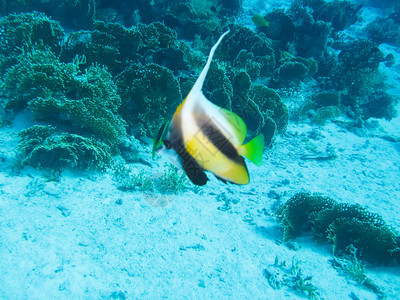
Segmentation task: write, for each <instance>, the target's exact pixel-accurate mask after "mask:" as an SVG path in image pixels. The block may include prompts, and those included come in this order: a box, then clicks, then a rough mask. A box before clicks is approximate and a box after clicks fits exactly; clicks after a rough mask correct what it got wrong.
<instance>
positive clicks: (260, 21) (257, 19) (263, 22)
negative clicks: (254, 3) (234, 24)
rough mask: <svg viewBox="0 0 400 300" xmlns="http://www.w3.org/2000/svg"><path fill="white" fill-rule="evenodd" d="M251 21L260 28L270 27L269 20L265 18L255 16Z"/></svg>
mask: <svg viewBox="0 0 400 300" xmlns="http://www.w3.org/2000/svg"><path fill="white" fill-rule="evenodd" d="M251 20H252V21H253V23H254V24H256V25H257V26H260V27H263V26H269V22H268V21H267V20H265V18H264V17H263V16H261V15H254V16H252V17H251Z"/></svg>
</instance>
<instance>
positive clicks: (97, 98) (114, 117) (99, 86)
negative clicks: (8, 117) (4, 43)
mask: <svg viewBox="0 0 400 300" xmlns="http://www.w3.org/2000/svg"><path fill="white" fill-rule="evenodd" d="M78 65H79V62H78V61H75V63H69V64H64V63H61V62H59V61H58V59H57V58H56V57H55V55H54V54H53V53H52V52H50V51H40V50H33V51H31V52H29V53H25V54H23V55H21V57H20V59H19V63H18V64H16V65H14V66H13V67H11V68H9V69H8V70H7V72H6V74H5V76H4V77H5V79H4V84H3V87H4V88H5V90H6V91H7V95H8V99H9V100H8V104H7V106H8V107H9V108H12V109H14V110H16V111H19V110H21V109H22V108H25V107H28V108H29V109H30V110H31V111H32V112H33V115H34V117H35V119H37V120H51V121H53V122H54V124H59V125H61V124H63V126H65V125H70V126H72V127H73V128H75V129H74V131H75V133H82V130H84V129H86V131H87V133H93V134H96V135H97V136H98V137H99V138H101V139H103V140H104V141H106V142H108V143H110V144H114V145H115V144H118V143H119V141H120V139H121V138H122V137H123V136H124V135H125V127H124V126H125V123H124V121H123V120H122V119H121V117H120V116H119V115H118V114H117V110H118V107H119V106H120V104H121V99H120V97H119V95H118V94H117V87H116V85H115V84H114V83H113V81H112V78H111V75H110V74H109V72H108V71H107V70H106V69H104V68H102V67H98V66H91V67H89V68H88V69H86V70H85V72H84V73H81V72H80V71H79V69H78Z"/></svg>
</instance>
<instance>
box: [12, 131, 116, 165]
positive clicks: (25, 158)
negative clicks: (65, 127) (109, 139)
mask: <svg viewBox="0 0 400 300" xmlns="http://www.w3.org/2000/svg"><path fill="white" fill-rule="evenodd" d="M19 136H20V137H21V138H22V140H21V142H20V144H19V145H18V150H19V151H20V160H21V163H22V164H28V165H31V166H34V167H39V168H51V169H60V168H65V167H72V168H78V169H93V168H95V169H98V168H100V169H102V168H105V167H107V166H109V165H110V163H111V161H112V158H111V156H110V154H109V153H110V149H109V146H108V145H106V144H104V143H102V142H99V141H96V140H95V139H93V138H85V137H82V136H79V135H76V134H69V133H61V134H60V133H57V130H56V128H55V127H52V126H43V125H34V126H33V127H30V128H28V129H25V130H23V131H21V132H20V133H19Z"/></svg>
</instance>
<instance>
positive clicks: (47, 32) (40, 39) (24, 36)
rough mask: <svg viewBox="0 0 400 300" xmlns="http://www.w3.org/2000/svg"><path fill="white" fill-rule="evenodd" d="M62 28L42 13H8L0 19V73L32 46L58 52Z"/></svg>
mask: <svg viewBox="0 0 400 300" xmlns="http://www.w3.org/2000/svg"><path fill="white" fill-rule="evenodd" d="M63 38H64V29H63V28H62V27H61V26H60V24H59V23H58V22H57V21H53V20H51V19H50V18H48V17H47V16H46V15H45V14H43V13H38V12H33V13H21V14H10V15H8V16H6V17H4V18H1V19H0V75H1V76H3V75H4V72H5V70H6V69H7V68H8V67H10V66H12V65H13V64H15V63H17V62H18V56H19V55H20V54H22V53H23V51H24V50H25V51H26V50H30V49H32V48H33V47H39V46H40V47H41V48H47V49H50V50H51V51H53V52H54V53H57V54H58V53H60V51H61V44H62V40H63Z"/></svg>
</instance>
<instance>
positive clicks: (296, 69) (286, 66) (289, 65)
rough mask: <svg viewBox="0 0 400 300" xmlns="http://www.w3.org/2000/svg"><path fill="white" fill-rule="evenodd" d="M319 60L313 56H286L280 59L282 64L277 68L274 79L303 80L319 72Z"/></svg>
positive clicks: (276, 80) (277, 80)
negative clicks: (306, 57)
mask: <svg viewBox="0 0 400 300" xmlns="http://www.w3.org/2000/svg"><path fill="white" fill-rule="evenodd" d="M317 71H318V65H317V62H316V61H315V60H314V59H312V58H308V59H305V58H302V57H286V58H284V59H282V60H281V61H280V66H279V67H278V68H277V69H276V70H275V72H274V76H273V79H274V81H275V82H277V83H279V82H280V81H293V80H294V81H301V80H304V79H305V78H307V77H310V76H312V75H314V74H315V73H317Z"/></svg>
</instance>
